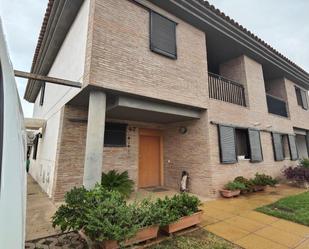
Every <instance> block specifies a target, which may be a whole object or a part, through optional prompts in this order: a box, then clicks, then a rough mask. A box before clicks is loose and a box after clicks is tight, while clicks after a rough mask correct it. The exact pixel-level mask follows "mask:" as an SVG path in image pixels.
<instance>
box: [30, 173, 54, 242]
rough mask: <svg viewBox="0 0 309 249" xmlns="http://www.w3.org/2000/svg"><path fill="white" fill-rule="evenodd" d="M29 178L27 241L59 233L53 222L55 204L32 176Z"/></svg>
mask: <svg viewBox="0 0 309 249" xmlns="http://www.w3.org/2000/svg"><path fill="white" fill-rule="evenodd" d="M27 180H28V183H27V185H28V188H27V213H26V241H28V240H34V239H39V238H43V237H47V236H51V235H54V234H57V233H58V232H59V231H58V230H55V229H54V228H53V227H52V224H51V217H52V216H53V214H54V213H55V212H56V207H55V205H54V204H53V203H52V201H51V200H50V199H49V198H48V196H47V195H46V194H45V193H44V192H43V191H42V190H41V187H40V186H39V185H38V184H37V183H36V182H35V181H34V180H33V178H32V177H31V176H29V175H28V179H27Z"/></svg>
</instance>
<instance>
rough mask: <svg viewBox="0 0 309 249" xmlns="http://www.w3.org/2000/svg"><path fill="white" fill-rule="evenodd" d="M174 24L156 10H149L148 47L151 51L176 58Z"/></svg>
mask: <svg viewBox="0 0 309 249" xmlns="http://www.w3.org/2000/svg"><path fill="white" fill-rule="evenodd" d="M176 25H177V24H176V23H175V22H173V21H171V20H169V19H167V18H166V17H164V16H161V15H160V14H158V13H156V12H153V11H151V12H150V49H151V50H152V51H153V52H156V53H159V54H162V55H165V56H168V57H170V58H173V59H176V58H177V47H176Z"/></svg>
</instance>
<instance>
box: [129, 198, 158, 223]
mask: <svg viewBox="0 0 309 249" xmlns="http://www.w3.org/2000/svg"><path fill="white" fill-rule="evenodd" d="M131 207H132V209H133V220H132V224H136V225H137V226H138V228H143V227H148V226H152V225H157V224H159V220H160V218H161V210H160V209H157V207H156V204H155V203H153V202H151V201H150V200H149V199H144V200H142V201H141V202H134V203H133V204H132V205H131Z"/></svg>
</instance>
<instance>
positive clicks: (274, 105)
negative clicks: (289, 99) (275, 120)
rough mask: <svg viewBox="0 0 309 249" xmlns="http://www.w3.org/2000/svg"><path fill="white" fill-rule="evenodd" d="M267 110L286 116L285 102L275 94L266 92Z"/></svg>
mask: <svg viewBox="0 0 309 249" xmlns="http://www.w3.org/2000/svg"><path fill="white" fill-rule="evenodd" d="M266 100H267V107H268V112H269V113H272V114H276V115H279V116H282V117H288V110H287V103H286V102H285V101H284V100H283V99H281V98H278V97H276V96H273V95H270V94H266Z"/></svg>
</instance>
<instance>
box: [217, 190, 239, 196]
mask: <svg viewBox="0 0 309 249" xmlns="http://www.w3.org/2000/svg"><path fill="white" fill-rule="evenodd" d="M220 194H221V195H222V196H223V197H225V198H231V197H236V196H239V195H240V190H239V189H238V190H227V189H221V190H220Z"/></svg>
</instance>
